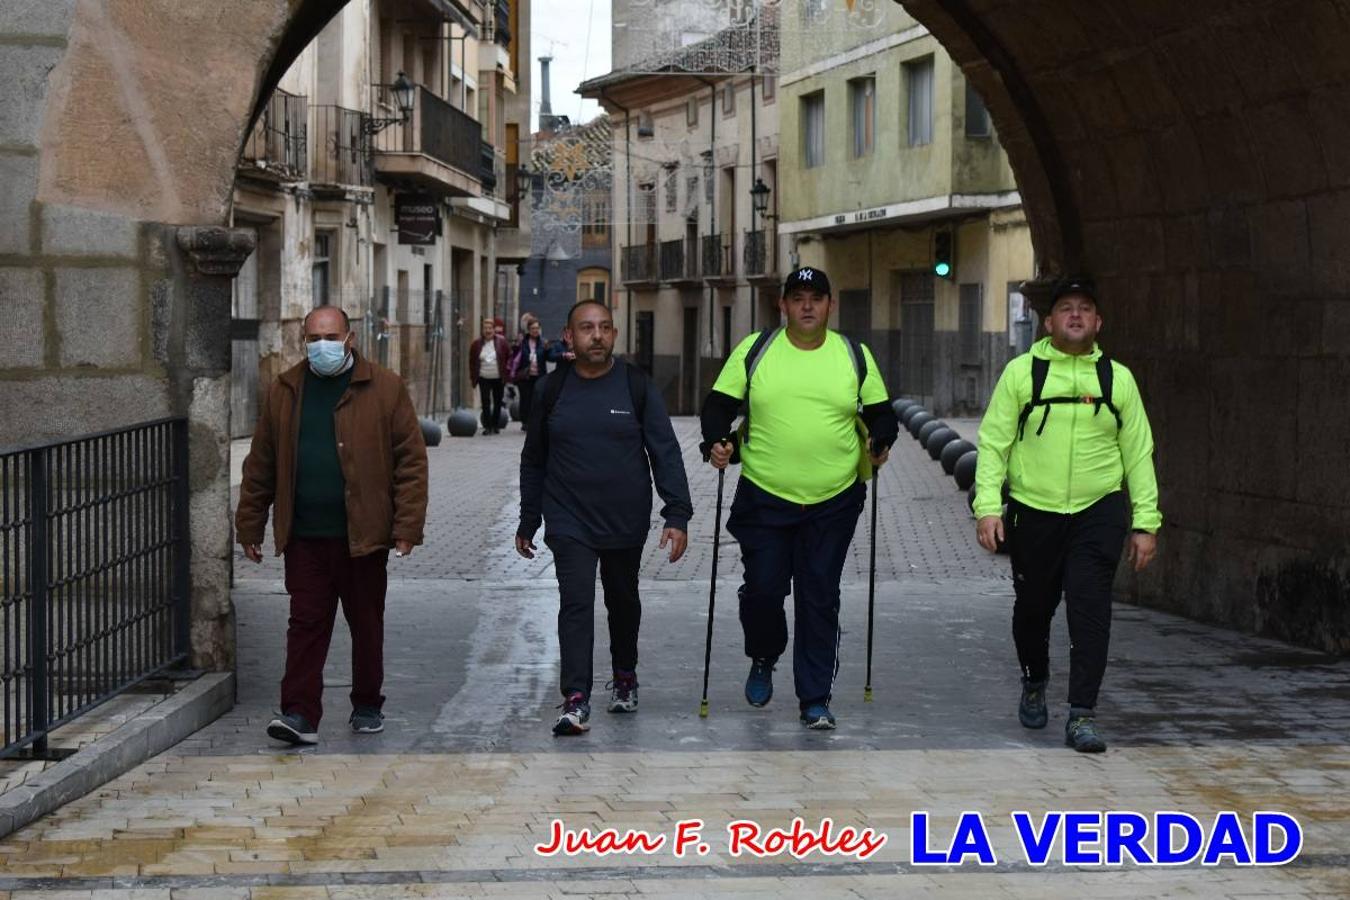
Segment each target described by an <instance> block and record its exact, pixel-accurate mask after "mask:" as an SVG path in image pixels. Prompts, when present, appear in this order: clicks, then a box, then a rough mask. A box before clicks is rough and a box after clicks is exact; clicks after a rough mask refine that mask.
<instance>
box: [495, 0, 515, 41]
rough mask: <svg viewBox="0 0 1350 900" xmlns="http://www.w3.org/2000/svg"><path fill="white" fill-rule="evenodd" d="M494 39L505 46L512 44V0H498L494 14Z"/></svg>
mask: <svg viewBox="0 0 1350 900" xmlns="http://www.w3.org/2000/svg"><path fill="white" fill-rule="evenodd" d="M494 23H495V28H494V34H493V36H492V37H493V40H495V41H496V42H497V43H499V44H501V45H502V46H503V47H509V46H511V3H510V0H497V7H496V15H495V16H494Z"/></svg>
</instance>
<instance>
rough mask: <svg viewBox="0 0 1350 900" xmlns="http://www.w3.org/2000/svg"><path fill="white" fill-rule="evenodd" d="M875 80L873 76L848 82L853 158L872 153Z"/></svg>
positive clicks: (875, 117) (874, 119)
mask: <svg viewBox="0 0 1350 900" xmlns="http://www.w3.org/2000/svg"><path fill="white" fill-rule="evenodd" d="M876 91H877V80H876V78H875V77H872V76H870V75H869V76H868V77H866V78H854V79H851V80H850V81H849V83H848V108H849V119H850V128H851V130H852V132H853V158H854V159H858V158H859V157H863V156H868V155H870V154H871V153H872V143H873V137H874V135H875V133H876V119H877V101H876Z"/></svg>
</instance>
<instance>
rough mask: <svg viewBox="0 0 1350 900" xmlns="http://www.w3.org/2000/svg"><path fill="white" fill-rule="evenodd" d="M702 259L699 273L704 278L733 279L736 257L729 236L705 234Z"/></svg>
mask: <svg viewBox="0 0 1350 900" xmlns="http://www.w3.org/2000/svg"><path fill="white" fill-rule="evenodd" d="M702 257H703V259H702V262H703V265H702V267H701V271H702V273H703V277H704V278H732V277H735V275H736V257H735V254H734V253H733V249H732V240H731V236H730V235H721V234H705V235H704V236H703V254H702Z"/></svg>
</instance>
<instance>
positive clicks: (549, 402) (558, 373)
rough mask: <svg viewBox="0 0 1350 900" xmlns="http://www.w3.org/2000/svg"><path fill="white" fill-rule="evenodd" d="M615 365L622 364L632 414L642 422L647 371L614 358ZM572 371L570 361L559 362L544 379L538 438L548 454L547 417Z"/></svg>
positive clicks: (555, 404) (645, 405) (556, 403)
mask: <svg viewBox="0 0 1350 900" xmlns="http://www.w3.org/2000/svg"><path fill="white" fill-rule="evenodd" d="M614 364H615V365H619V366H623V367H624V369H625V370H626V372H625V374H626V376H627V379H628V397H629V399H631V400H632V401H633V415H635V416H637V420H638V424H639V425H641V423H642V415H643V413H644V412H645V411H646V408H647V373H646V372H644V371H642V370H641V369H640V368H638V367H637V366H635V365H633V364H632V363H630V362H628V361H626V360H621V359H617V358H616V359H615V360H614ZM571 372H572V364H571V363H570V362H560V363H558V367H557V368H556V369H554V370H553V371H552V372H550V373H549V374H548V378H547V379H545V381H544V394H543V397H541V398H540V402H541V403H542V404H543V407H544V410H543V412H544V421H543V428H542V429H541V430H540V439H541V440H542V441H543V442H544V445H543V452H544V455H545V456H547V455H548V417H549V416H550V415H552V414H553V407H555V406H557V405H558V397H559V395H561V394H562V389H563V385H564V384H566V383H567V376H568V375H570V374H571Z"/></svg>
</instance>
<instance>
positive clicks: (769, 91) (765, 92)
mask: <svg viewBox="0 0 1350 900" xmlns="http://www.w3.org/2000/svg"><path fill="white" fill-rule="evenodd" d="M759 95H760V97H762V98H763V99H764V102H765V103H772V102H773V101H774V98H775V97H777V96H778V76H777V75H765V76H764V77H763V78H761V79H760V82H759Z"/></svg>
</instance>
